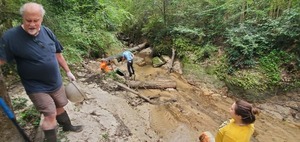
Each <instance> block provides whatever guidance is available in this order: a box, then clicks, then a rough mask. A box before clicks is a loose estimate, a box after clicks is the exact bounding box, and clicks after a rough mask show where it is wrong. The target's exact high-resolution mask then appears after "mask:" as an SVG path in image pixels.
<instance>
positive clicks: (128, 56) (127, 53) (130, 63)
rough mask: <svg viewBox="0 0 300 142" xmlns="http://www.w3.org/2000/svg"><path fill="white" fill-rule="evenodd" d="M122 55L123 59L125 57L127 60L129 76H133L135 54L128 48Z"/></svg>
mask: <svg viewBox="0 0 300 142" xmlns="http://www.w3.org/2000/svg"><path fill="white" fill-rule="evenodd" d="M122 57H123V58H122V59H123V60H125V59H126V60H127V70H128V72H129V77H131V76H132V75H134V69H133V57H134V55H133V54H132V53H131V52H130V51H128V50H126V51H124V52H123V54H122Z"/></svg>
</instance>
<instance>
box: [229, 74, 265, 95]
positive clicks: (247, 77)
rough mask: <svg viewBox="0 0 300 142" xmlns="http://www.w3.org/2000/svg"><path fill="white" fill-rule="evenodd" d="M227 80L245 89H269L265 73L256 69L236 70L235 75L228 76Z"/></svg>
mask: <svg viewBox="0 0 300 142" xmlns="http://www.w3.org/2000/svg"><path fill="white" fill-rule="evenodd" d="M226 82H227V83H229V84H231V85H234V86H238V87H239V88H243V89H245V90H250V89H254V90H256V89H258V90H260V91H265V90H266V89H267V85H266V82H265V76H264V74H262V73H260V72H257V71H256V70H239V71H236V72H235V73H234V75H227V76H226Z"/></svg>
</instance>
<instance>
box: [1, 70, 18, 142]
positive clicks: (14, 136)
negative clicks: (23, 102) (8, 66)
mask: <svg viewBox="0 0 300 142" xmlns="http://www.w3.org/2000/svg"><path fill="white" fill-rule="evenodd" d="M0 97H2V98H3V100H4V101H5V102H6V104H7V105H8V106H9V107H10V108H12V105H11V101H10V98H9V96H8V94H7V90H6V84H5V82H4V78H3V75H2V70H1V68H0ZM0 110H1V112H0V126H1V127H0V136H1V137H0V142H22V141H24V140H23V138H22V137H21V135H20V133H19V132H18V130H17V128H16V127H15V126H14V125H13V123H12V121H11V120H10V119H9V118H8V117H7V116H6V115H5V113H4V112H3V110H2V109H0ZM11 110H12V109H11Z"/></svg>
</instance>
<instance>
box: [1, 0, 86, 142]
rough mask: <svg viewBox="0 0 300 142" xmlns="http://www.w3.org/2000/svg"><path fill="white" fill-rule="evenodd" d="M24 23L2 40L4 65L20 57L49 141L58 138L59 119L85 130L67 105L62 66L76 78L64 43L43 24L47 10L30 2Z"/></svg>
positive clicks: (65, 126)
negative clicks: (67, 109) (62, 44)
mask: <svg viewBox="0 0 300 142" xmlns="http://www.w3.org/2000/svg"><path fill="white" fill-rule="evenodd" d="M20 14H21V15H22V18H23V23H22V25H20V26H17V27H14V28H11V29H9V30H8V31H6V32H5V33H4V34H3V36H2V38H1V40H0V65H2V64H4V63H6V62H11V61H13V60H14V61H16V64H17V71H18V74H19V76H20V78H21V82H22V84H23V86H24V88H25V91H26V93H27V95H28V96H29V98H30V99H31V101H32V102H33V104H34V105H35V107H36V108H37V110H38V111H39V112H40V113H42V114H43V115H44V120H43V122H42V129H43V131H44V133H45V141H46V142H56V141H57V138H56V126H57V122H58V123H59V124H60V125H61V126H62V127H63V130H64V131H75V132H79V131H82V126H73V125H72V124H71V122H70V118H69V116H68V114H67V112H66V111H65V109H64V108H63V107H64V106H65V105H66V104H67V103H68V100H67V97H66V94H65V90H64V86H63V83H62V77H61V74H60V68H59V67H62V68H63V70H64V71H65V72H66V74H67V76H68V78H69V79H70V80H76V78H75V76H74V75H73V74H72V73H71V71H70V69H69V67H68V65H67V62H66V60H65V59H64V57H63V55H62V50H63V47H62V46H61V44H60V43H59V41H58V40H57V38H56V37H55V35H54V34H53V33H52V31H51V30H50V29H48V28H47V27H45V26H42V21H43V17H44V14H45V10H44V8H43V6H42V5H40V4H37V3H33V2H29V3H26V4H24V5H23V6H22V7H21V8H20Z"/></svg>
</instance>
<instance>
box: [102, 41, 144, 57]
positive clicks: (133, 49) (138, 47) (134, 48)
mask: <svg viewBox="0 0 300 142" xmlns="http://www.w3.org/2000/svg"><path fill="white" fill-rule="evenodd" d="M146 45H147V42H144V43H142V44H139V45H138V46H135V47H133V48H130V49H129V51H130V52H133V51H139V50H142V49H144V48H145V47H146ZM120 58H122V53H119V54H117V55H113V56H109V57H107V58H105V59H106V60H113V59H117V60H118V59H120Z"/></svg>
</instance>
